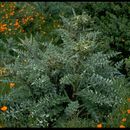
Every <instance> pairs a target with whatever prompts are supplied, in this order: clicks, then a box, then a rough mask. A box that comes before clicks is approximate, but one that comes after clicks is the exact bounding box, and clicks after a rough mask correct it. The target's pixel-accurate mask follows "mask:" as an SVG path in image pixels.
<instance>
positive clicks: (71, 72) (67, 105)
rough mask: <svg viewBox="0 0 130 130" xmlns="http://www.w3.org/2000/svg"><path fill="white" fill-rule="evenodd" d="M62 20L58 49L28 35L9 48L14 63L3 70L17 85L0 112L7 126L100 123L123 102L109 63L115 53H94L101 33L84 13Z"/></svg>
mask: <svg viewBox="0 0 130 130" xmlns="http://www.w3.org/2000/svg"><path fill="white" fill-rule="evenodd" d="M62 20H63V23H64V24H65V26H64V27H63V28H61V29H57V30H56V31H55V33H56V36H57V37H56V38H57V39H58V41H60V42H59V44H57V43H56V40H55V39H54V40H53V41H52V43H45V42H41V41H38V40H36V39H37V38H35V37H32V36H31V37H30V38H27V37H25V39H20V42H18V43H17V44H18V46H19V48H15V47H14V48H13V50H14V51H15V53H16V54H17V55H16V58H15V60H14V61H13V62H11V64H9V65H6V67H7V68H8V69H9V70H10V75H9V76H10V78H11V79H13V80H14V81H15V82H16V84H18V85H17V88H14V89H12V91H11V92H10V94H9V95H7V97H6V98H7V103H6V104H5V105H7V106H8V111H7V112H5V113H1V114H2V119H3V121H4V124H6V126H7V127H8V126H9V127H12V126H13V127H53V126H56V124H59V122H60V120H64V121H66V119H68V120H69V122H67V124H68V125H67V124H65V126H69V125H70V127H71V126H73V123H72V124H71V122H74V124H75V123H76V122H78V123H80V122H81V121H82V119H81V120H80V119H79V121H77V120H78V119H76V121H75V119H74V120H73V119H72V117H73V116H75V115H78V118H84V117H85V116H86V117H87V116H88V119H89V118H90V117H91V119H92V120H94V121H99V120H102V119H103V118H104V116H106V115H108V114H109V113H111V112H112V110H113V109H115V107H117V106H118V104H120V103H122V102H123V96H124V95H123V94H125V90H124V84H125V81H124V76H123V75H122V74H121V73H120V72H119V71H118V70H117V69H116V68H115V67H113V66H112V65H111V61H110V58H112V57H114V56H116V55H118V53H115V52H111V53H109V54H104V53H103V52H98V50H97V49H96V47H97V46H96V43H97V41H98V38H97V37H98V35H99V34H100V33H98V32H94V31H93V30H92V29H91V28H90V26H89V25H90V24H93V21H92V20H91V17H90V16H88V15H87V14H85V13H83V14H81V15H76V14H75V15H74V17H72V18H70V19H69V20H68V19H66V18H64V17H62ZM3 98H5V97H3ZM25 99H26V100H25ZM99 113H100V115H99ZM8 120H10V122H8ZM85 120H86V121H87V119H86V118H85ZM76 126H77V125H76ZM81 126H83V127H84V126H88V125H87V124H86V123H83V125H81Z"/></svg>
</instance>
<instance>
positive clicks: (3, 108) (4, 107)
mask: <svg viewBox="0 0 130 130" xmlns="http://www.w3.org/2000/svg"><path fill="white" fill-rule="evenodd" d="M7 109H8V108H7V106H3V107H1V108H0V110H1V111H6V110H7Z"/></svg>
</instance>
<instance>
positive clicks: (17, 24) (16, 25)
mask: <svg viewBox="0 0 130 130" xmlns="http://www.w3.org/2000/svg"><path fill="white" fill-rule="evenodd" d="M14 26H15V27H16V28H19V27H20V25H19V21H18V19H16V22H15V24H14Z"/></svg>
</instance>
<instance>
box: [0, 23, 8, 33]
mask: <svg viewBox="0 0 130 130" xmlns="http://www.w3.org/2000/svg"><path fill="white" fill-rule="evenodd" d="M5 30H7V24H1V23H0V32H4V31H5Z"/></svg>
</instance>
